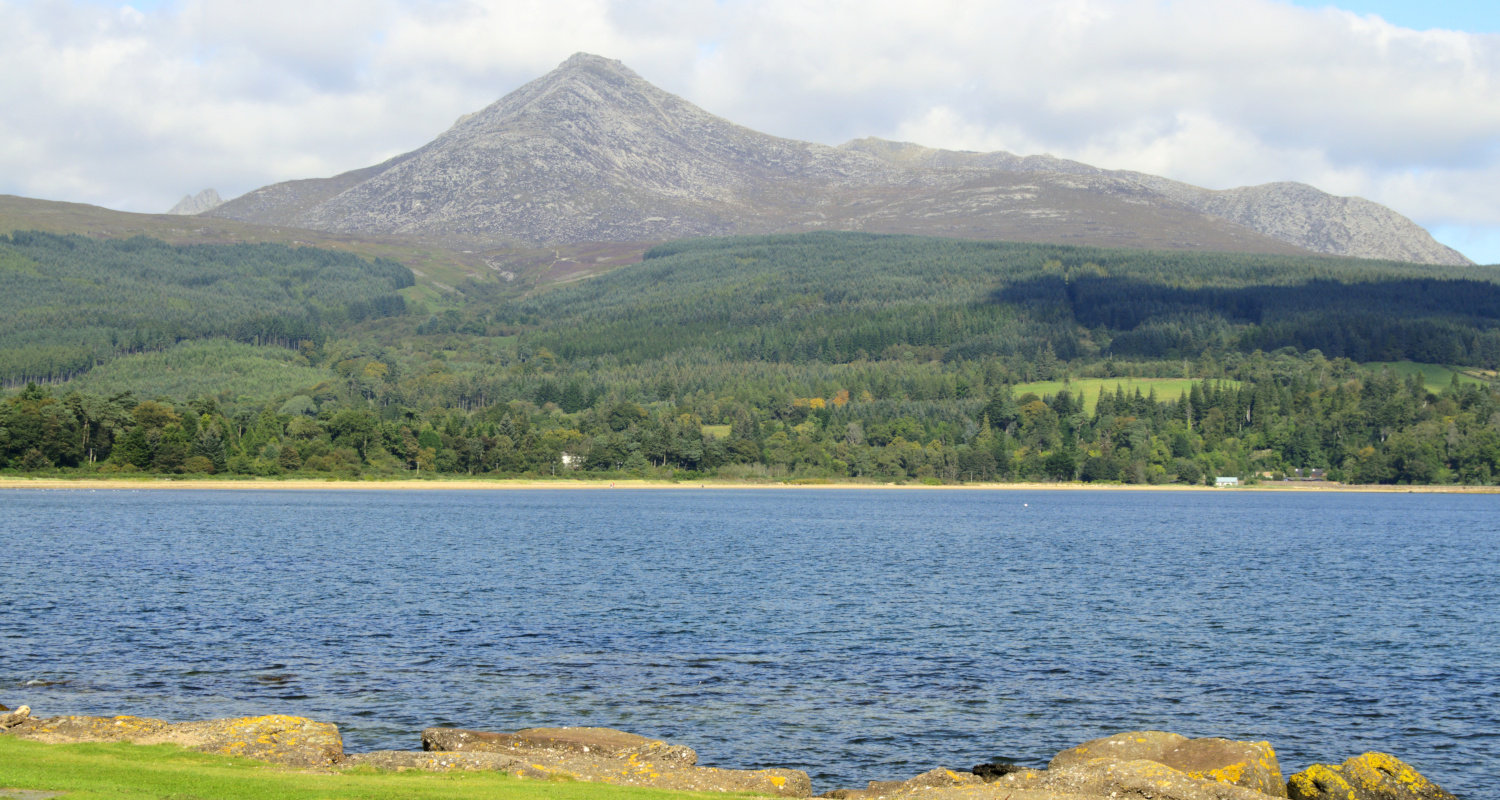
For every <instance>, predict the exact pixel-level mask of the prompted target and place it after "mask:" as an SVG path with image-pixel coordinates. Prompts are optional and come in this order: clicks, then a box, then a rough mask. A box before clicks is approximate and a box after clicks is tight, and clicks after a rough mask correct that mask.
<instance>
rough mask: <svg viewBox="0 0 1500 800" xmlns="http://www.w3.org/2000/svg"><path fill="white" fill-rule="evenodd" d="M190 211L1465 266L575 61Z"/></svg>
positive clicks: (397, 227)
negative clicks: (776, 129)
mask: <svg viewBox="0 0 1500 800" xmlns="http://www.w3.org/2000/svg"><path fill="white" fill-rule="evenodd" d="M207 213H208V215H209V216H215V217H223V218H230V219H239V220H244V221H248V222H255V223H261V224H273V225H288V226H296V227H301V228H311V229H315V230H323V231H333V232H343V233H353V234H383V235H418V236H424V237H443V238H445V239H451V240H455V241H463V242H472V243H474V244H476V245H482V246H500V245H531V246H539V245H548V244H564V243H578V242H632V241H633V242H649V241H661V240H666V239H675V238H682V237H689V236H715V235H726V234H746V233H776V232H798V231H808V230H853V231H870V232H879V233H913V234H925V235H934V236H952V237H963V238H975V239H1011V240H1019V241H1032V242H1054V243H1062V244H1081V245H1098V246H1116V247H1122V246H1123V247H1145V248H1170V249H1186V250H1216V251H1242V252H1261V253H1305V252H1308V251H1312V252H1318V253H1329V254H1335V255H1352V256H1362V257H1370V258H1387V259H1395V260H1403V261H1415V262H1428V263H1441V264H1468V263H1470V262H1469V261H1468V260H1467V259H1465V258H1464V257H1463V256H1462V255H1460V254H1459V253H1457V252H1455V251H1453V250H1451V249H1449V248H1446V247H1443V246H1442V245H1440V244H1438V243H1437V242H1435V241H1433V240H1432V237H1431V236H1429V235H1428V234H1427V232H1426V231H1424V230H1423V229H1422V228H1420V227H1419V226H1417V225H1416V224H1415V223H1413V222H1411V221H1410V220H1408V219H1406V218H1404V217H1402V216H1400V215H1399V214H1396V213H1395V212H1393V211H1391V210H1389V209H1387V208H1384V207H1382V206H1379V205H1377V204H1374V203H1370V202H1369V201H1365V200H1361V199H1358V198H1340V197H1333V196H1331V195H1328V194H1325V193H1323V192H1320V191H1318V190H1317V189H1314V188H1312V187H1310V186H1305V185H1301V184H1268V185H1266V186H1257V187H1248V188H1241V189H1231V190H1227V191H1212V190H1208V189H1202V188H1199V187H1195V186H1190V185H1188V184H1183V183H1178V182H1176V181H1170V180H1167V179H1165V178H1160V177H1156V176H1151V175H1144V174H1140V173H1132V172H1121V171H1109V170H1103V169H1099V168H1096V167H1091V166H1089V165H1086V164H1079V163H1077V162H1071V161H1065V160H1062V159H1057V158H1052V157H1050V156H1031V157H1019V156H1014V155H1011V154H1009V153H958V152H952V151H942V150H931V149H928V148H923V147H919V146H916V145H907V144H901V143H893V142H883V141H880V140H872V139H864V140H858V141H855V142H851V143H849V144H846V145H844V146H842V147H837V148H835V147H828V146H825V145H820V144H813V143H809V142H800V141H796V140H792V139H783V138H778V137H775V136H771V135H768V134H764V133H759V132H757V131H753V130H750V129H748V128H745V127H742V126H739V125H736V124H734V123H732V122H729V121H727V120H724V119H722V118H719V117H716V116H714V115H712V114H709V113H708V112H706V111H704V110H703V109H700V108H698V107H697V106H695V105H693V104H691V103H689V102H687V101H685V100H683V99H681V98H679V97H676V96H674V95H672V94H669V93H667V92H664V91H662V90H661V89H658V88H657V87H655V86H653V85H651V84H650V83H648V82H646V81H645V80H643V79H642V78H641V77H640V76H638V75H636V74H635V73H634V72H632V71H631V70H629V69H627V68H626V67H625V66H624V65H622V64H621V63H620V62H618V61H612V60H609V59H604V58H600V57H598V56H592V55H588V54H583V53H580V54H577V55H574V56H573V57H572V58H569V59H568V60H567V61H565V62H563V64H562V65H561V66H559V67H558V68H557V69H555V70H553V71H552V72H550V73H548V74H547V75H545V76H543V77H541V78H539V79H537V80H535V81H532V82H531V83H528V84H526V85H525V86H523V87H521V88H520V89H517V90H516V91H514V92H512V93H511V94H509V95H506V96H505V97H503V98H501V99H500V100H499V101H497V102H495V103H494V104H492V105H490V106H489V107H487V108H485V109H483V110H481V111H478V112H476V113H473V114H469V115H466V116H464V117H462V118H460V119H459V120H458V121H457V122H456V123H455V124H454V125H453V127H451V128H450V129H448V130H447V131H446V132H444V133H443V134H442V135H440V136H438V137H437V138H436V139H434V140H433V141H431V142H429V143H428V144H426V145H424V146H423V147H421V148H419V149H417V150H414V151H412V152H409V153H405V154H403V155H400V156H397V157H395V158H392V159H390V160H389V161H386V162H384V163H382V164H377V165H374V166H371V167H365V168H363V169H359V170H354V171H351V172H346V173H344V174H342V175H338V176H335V177H332V178H322V179H311V180H300V181H291V182H287V183H279V184H275V185H272V186H267V187H264V188H261V189H257V190H255V191H252V192H250V193H248V194H246V195H244V196H242V197H239V198H237V199H235V200H231V201H230V202H228V203H225V204H224V205H222V206H219V207H218V208H215V209H213V210H211V211H209V212H207Z"/></svg>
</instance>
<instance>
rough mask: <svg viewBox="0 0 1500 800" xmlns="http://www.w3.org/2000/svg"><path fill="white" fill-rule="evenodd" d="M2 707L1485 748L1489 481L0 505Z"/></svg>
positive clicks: (917, 750) (1489, 743) (274, 495)
mask: <svg viewBox="0 0 1500 800" xmlns="http://www.w3.org/2000/svg"><path fill="white" fill-rule="evenodd" d="M0 510H3V514H0V554H3V560H4V563H5V570H4V575H5V579H4V584H3V587H0V702H4V703H5V704H7V705H11V706H15V705H18V704H21V703H27V704H30V705H31V706H32V707H33V708H35V709H37V711H38V712H39V713H42V714H46V715H53V714H63V713H88V714H104V713H110V714H113V713H134V714H140V715H145V716H158V717H166V718H169V719H193V718H199V719H201V718H208V717H220V716H236V715H242V714H259V713H271V712H285V713H291V714H300V715H305V716H310V717H314V718H317V719H321V720H328V721H333V722H337V723H338V724H339V726H340V727H341V729H342V730H343V733H344V737H345V743H346V748H347V749H349V750H350V751H358V750H371V749H382V748H400V749H416V748H418V747H419V746H420V745H419V744H418V741H417V734H418V731H419V730H420V729H421V728H422V727H425V726H428V725H459V726H464V727H474V728H483V729H490V730H508V729H515V728H521V727H527V726H535V725H602V726H609V727H616V728H624V729H626V730H631V731H635V732H639V733H645V734H650V735H654V736H660V737H664V738H667V739H671V740H674V741H677V742H680V743H683V744H688V745H691V746H693V747H695V748H696V749H697V750H698V751H699V754H700V762H701V763H705V764H709V765H714V766H730V767H760V766H790V767H798V768H802V769H806V770H807V771H808V772H809V773H811V774H812V775H813V779H814V790H815V791H823V790H826V789H830V788H834V787H836V786H852V785H863V782H864V781H866V780H871V779H886V778H897V777H907V776H909V775H912V774H915V773H916V772H919V771H922V770H925V769H928V768H930V767H933V766H936V765H939V764H942V765H947V766H956V767H968V766H970V765H972V764H975V763H979V762H981V761H988V760H990V759H992V758H995V757H1007V758H1011V759H1015V760H1017V761H1020V762H1022V763H1030V764H1042V763H1045V761H1046V760H1047V759H1048V758H1049V757H1050V756H1051V755H1052V754H1053V753H1054V752H1056V751H1057V750H1060V749H1063V748H1065V747H1069V746H1071V745H1074V744H1077V743H1079V742H1081V741H1084V740H1086V739H1090V738H1093V737H1096V736H1101V735H1105V734H1108V733H1114V732H1119V731H1124V730H1134V729H1143V728H1152V729H1165V730H1172V731H1177V732H1180V733H1184V734H1188V735H1192V736H1228V737H1232V738H1254V739H1269V740H1270V741H1271V742H1272V743H1273V744H1274V745H1276V747H1277V750H1278V752H1279V754H1280V756H1281V760H1282V764H1283V769H1284V771H1285V772H1286V773H1287V774H1290V773H1291V772H1292V771H1294V770H1297V769H1301V768H1302V767H1304V766H1306V765H1307V764H1309V763H1311V762H1313V761H1335V762H1337V761H1342V760H1343V759H1344V758H1346V757H1348V756H1351V755H1355V754H1358V753H1360V752H1363V751H1365V750H1369V749H1376V750H1385V751H1391V752H1394V753H1395V754H1397V755H1398V756H1401V757H1403V758H1405V759H1406V760H1407V761H1409V762H1412V763H1413V764H1415V765H1416V766H1417V767H1418V768H1419V769H1421V770H1422V771H1423V772H1425V773H1426V774H1427V775H1428V776H1429V777H1431V778H1433V779H1435V780H1437V781H1438V782H1439V783H1441V784H1443V785H1444V786H1445V787H1446V788H1448V789H1449V790H1450V791H1453V792H1455V793H1456V794H1458V795H1459V796H1463V797H1480V796H1484V795H1485V793H1486V792H1488V791H1490V790H1491V789H1492V787H1490V786H1489V785H1488V782H1489V776H1491V775H1492V774H1493V771H1492V768H1493V767H1494V765H1495V764H1497V763H1500V558H1497V557H1500V534H1497V528H1500V522H1497V520H1500V515H1497V513H1496V512H1497V510H1500V499H1497V498H1495V497H1486V496H1472V495H1468V496H1466V495H1420V494H1380V495H1363V494H1362V495H1349V494H1316V495H1313V494H1284V493H1251V492H1242V491H1232V490H1231V491H1224V492H1182V493H1172V492H1143V493H1136V492H1072V491H1048V492H1022V491H1003V492H982V491H910V492H905V491H862V490H831V491H803V490H785V491H782V490H763V491H694V490H673V491H621V490H589V491H492V492H457V491H413V492H359V491H328V492H270V491H267V492H261V491H236V492H206V491H181V492H178V491H145V492H128V491H118V492H109V491H86V490H71V491H54V492H45V491H7V492H3V493H0Z"/></svg>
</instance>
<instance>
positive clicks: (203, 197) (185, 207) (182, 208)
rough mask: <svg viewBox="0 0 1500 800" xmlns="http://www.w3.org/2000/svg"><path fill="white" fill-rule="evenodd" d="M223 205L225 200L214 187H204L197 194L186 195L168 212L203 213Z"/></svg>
mask: <svg viewBox="0 0 1500 800" xmlns="http://www.w3.org/2000/svg"><path fill="white" fill-rule="evenodd" d="M222 205H224V201H223V199H221V198H220V197H219V193H218V192H216V191H214V190H213V189H204V190H203V191H201V192H199V193H197V194H189V195H184V196H183V198H182V199H181V200H178V201H177V205H175V206H172V210H170V211H168V212H167V213H168V214H184V215H185V214H202V213H203V212H205V211H212V210H214V209H216V208H218V207H219V206H222Z"/></svg>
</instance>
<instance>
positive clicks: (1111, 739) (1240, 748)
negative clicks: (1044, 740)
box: [1048, 731, 1286, 797]
mask: <svg viewBox="0 0 1500 800" xmlns="http://www.w3.org/2000/svg"><path fill="white" fill-rule="evenodd" d="M1096 758H1105V759H1113V760H1116V761H1135V760H1145V761H1154V762H1156V763H1158V764H1163V765H1166V766H1168V767H1171V768H1172V769H1175V770H1177V771H1179V772H1182V773H1185V774H1186V775H1188V776H1190V777H1194V778H1203V779H1205V780H1212V781H1218V782H1220V783H1229V784H1234V785H1235V786H1243V787H1245V788H1247V789H1254V790H1255V791H1257V792H1260V793H1262V794H1266V795H1270V796H1271V797H1286V784H1285V783H1283V781H1282V778H1281V765H1280V764H1279V763H1277V760H1276V751H1275V750H1273V749H1272V748H1271V745H1270V743H1269V742H1241V741H1235V740H1232V739H1219V738H1204V739H1189V738H1187V737H1186V736H1182V735H1180V734H1176V733H1166V732H1164V731H1132V732H1130V733H1121V734H1116V735H1114V736H1105V737H1102V738H1099V739H1094V740H1092V741H1088V742H1084V743H1083V744H1081V745H1078V746H1077V747H1072V748H1069V749H1067V750H1064V751H1062V752H1061V753H1058V754H1057V755H1056V756H1055V757H1053V759H1052V762H1051V763H1050V764H1049V765H1048V768H1049V769H1058V768H1060V767H1067V766H1072V765H1074V764H1082V763H1086V762H1088V761H1091V760H1093V759H1096Z"/></svg>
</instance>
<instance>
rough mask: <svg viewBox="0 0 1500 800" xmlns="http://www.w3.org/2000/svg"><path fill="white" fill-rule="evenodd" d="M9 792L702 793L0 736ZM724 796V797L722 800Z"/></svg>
mask: <svg viewBox="0 0 1500 800" xmlns="http://www.w3.org/2000/svg"><path fill="white" fill-rule="evenodd" d="M6 789H31V790H44V791H53V792H64V793H65V794H63V795H62V797H63V798H66V799H67V800H169V799H170V800H208V799H209V798H213V800H303V798H306V800H427V799H428V798H431V800H481V799H485V800H693V798H704V797H708V796H709V795H701V794H694V793H689V792H669V791H662V790H655V789H641V788H636V787H621V786H608V785H605V784H598V783H578V782H569V781H543V780H526V779H522V778H515V777H511V776H509V775H505V774H503V773H495V772H464V773H425V772H401V773H396V772H377V771H374V770H354V771H350V772H346V773H339V774H321V773H311V772H299V771H295V770H291V769H287V768H284V767H276V766H272V765H269V764H264V763H261V762H258V761H249V760H245V759H235V758H227V757H224V756H215V755H208V754H204V753H195V752H191V751H188V750H183V749H182V748H179V747H176V746H173V745H155V746H150V747H143V746H138V745H131V744H75V745H49V744H40V743H38V742H28V741H22V740H19V739H11V738H9V737H0V797H4V796H6V793H5V792H4V790H6ZM720 797H721V796H720Z"/></svg>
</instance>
